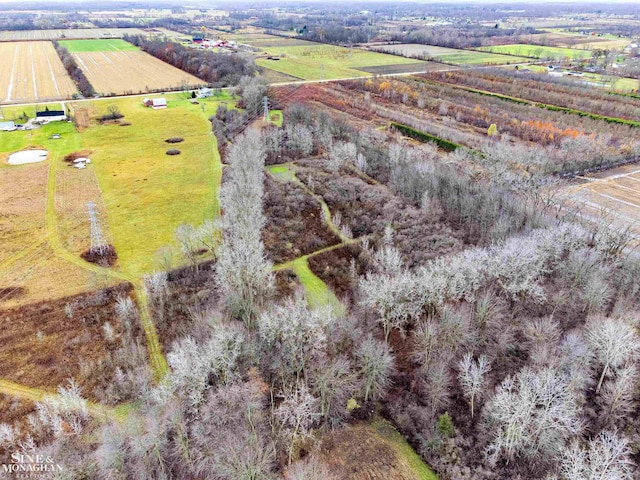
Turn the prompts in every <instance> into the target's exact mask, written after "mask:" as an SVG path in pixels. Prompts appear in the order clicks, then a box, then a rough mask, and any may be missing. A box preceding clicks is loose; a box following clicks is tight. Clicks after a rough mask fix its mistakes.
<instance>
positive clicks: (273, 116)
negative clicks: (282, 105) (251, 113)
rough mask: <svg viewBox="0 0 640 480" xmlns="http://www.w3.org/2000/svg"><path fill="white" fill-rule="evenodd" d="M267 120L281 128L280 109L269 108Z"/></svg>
mask: <svg viewBox="0 0 640 480" xmlns="http://www.w3.org/2000/svg"><path fill="white" fill-rule="evenodd" d="M269 121H270V122H271V123H273V124H274V125H276V126H278V127H280V128H282V122H283V121H284V118H283V116H282V110H271V111H270V112H269Z"/></svg>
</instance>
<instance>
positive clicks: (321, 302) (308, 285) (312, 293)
mask: <svg viewBox="0 0 640 480" xmlns="http://www.w3.org/2000/svg"><path fill="white" fill-rule="evenodd" d="M291 265H292V270H293V273H295V274H296V275H297V276H298V279H299V280H300V283H301V284H302V286H303V287H304V291H305V295H306V297H307V302H308V303H309V306H310V307H311V308H319V307H326V306H331V307H332V308H333V309H334V311H336V312H341V311H343V310H344V307H343V306H342V305H341V304H340V301H339V300H338V298H337V297H336V296H335V294H334V293H333V292H332V291H331V289H330V288H329V287H327V284H326V283H324V282H323V281H322V280H321V279H320V278H318V277H317V276H316V275H315V274H314V273H313V272H312V271H311V269H310V268H309V263H308V262H307V257H300V258H298V259H296V260H294V261H293V262H291Z"/></svg>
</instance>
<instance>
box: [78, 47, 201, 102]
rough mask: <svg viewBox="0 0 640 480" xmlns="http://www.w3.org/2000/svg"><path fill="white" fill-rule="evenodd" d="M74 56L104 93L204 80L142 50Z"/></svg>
mask: <svg viewBox="0 0 640 480" xmlns="http://www.w3.org/2000/svg"><path fill="white" fill-rule="evenodd" d="M73 55H74V58H75V59H76V62H77V63H78V65H79V66H80V68H81V69H82V70H83V71H84V73H85V75H86V76H87V78H88V79H89V82H91V85H93V88H94V89H95V90H96V91H97V92H100V93H103V94H111V93H115V94H126V93H145V92H149V91H152V90H156V91H157V90H161V89H163V88H167V89H168V88H178V87H181V86H185V85H187V86H190V87H195V86H197V85H202V84H203V83H204V82H203V81H202V80H200V79H199V78H197V77H194V76H193V75H190V74H188V73H186V72H183V71H182V70H179V69H177V68H175V67H173V66H171V65H169V64H167V63H165V62H163V61H162V60H159V59H157V58H155V57H152V56H151V55H149V54H147V53H145V52H142V51H140V50H129V51H123V50H119V51H93V52H81V53H74V54H73Z"/></svg>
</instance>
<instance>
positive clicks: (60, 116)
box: [35, 110, 67, 123]
mask: <svg viewBox="0 0 640 480" xmlns="http://www.w3.org/2000/svg"><path fill="white" fill-rule="evenodd" d="M66 119H67V114H66V113H65V112H64V110H43V111H42V112H36V119H35V122H36V123H49V122H64V121H65V120H66Z"/></svg>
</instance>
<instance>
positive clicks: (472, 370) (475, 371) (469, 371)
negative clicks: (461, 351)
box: [458, 353, 491, 418]
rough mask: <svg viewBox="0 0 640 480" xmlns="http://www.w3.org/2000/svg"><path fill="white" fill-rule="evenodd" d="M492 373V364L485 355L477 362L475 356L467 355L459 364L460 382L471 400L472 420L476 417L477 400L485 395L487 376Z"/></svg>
mask: <svg viewBox="0 0 640 480" xmlns="http://www.w3.org/2000/svg"><path fill="white" fill-rule="evenodd" d="M490 371H491V363H490V362H489V360H488V359H487V357H485V356H484V355H480V356H479V357H478V360H477V361H475V360H474V359H473V356H472V355H471V354H470V353H467V354H465V356H464V357H463V358H462V360H460V363H459V364H458V380H459V381H460V386H461V387H462V390H463V391H464V394H465V396H466V397H467V398H468V399H469V406H470V407H471V418H473V416H474V404H475V400H476V399H479V398H480V397H481V396H482V395H483V394H484V390H485V388H486V384H487V377H486V375H487V373H489V372H490Z"/></svg>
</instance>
